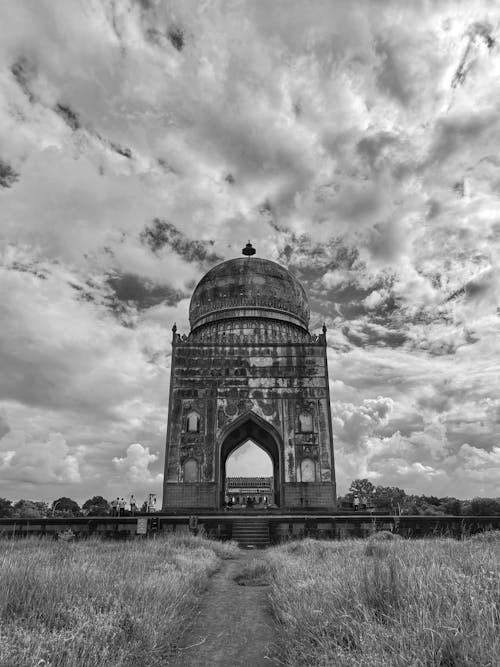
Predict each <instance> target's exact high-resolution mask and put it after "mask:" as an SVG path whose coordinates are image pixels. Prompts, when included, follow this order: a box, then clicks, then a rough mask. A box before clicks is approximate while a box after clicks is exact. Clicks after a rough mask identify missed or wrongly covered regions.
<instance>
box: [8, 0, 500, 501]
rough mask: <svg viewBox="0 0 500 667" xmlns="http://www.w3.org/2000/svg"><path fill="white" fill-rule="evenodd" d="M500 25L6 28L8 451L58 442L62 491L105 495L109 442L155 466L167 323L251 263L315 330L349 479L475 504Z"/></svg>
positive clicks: (185, 14) (212, 23) (53, 20)
mask: <svg viewBox="0 0 500 667" xmlns="http://www.w3.org/2000/svg"><path fill="white" fill-rule="evenodd" d="M499 20H500V13H499V11H498V9H497V8H496V7H494V6H493V5H492V4H491V3H488V2H487V1H486V0H485V1H483V0H478V2H475V3H473V4H472V5H471V4H470V3H469V4H468V5H465V4H464V5H457V3H430V4H427V5H425V6H422V5H421V4H419V5H418V6H417V5H416V6H413V5H410V4H407V5H405V7H404V8H402V7H401V3H400V2H396V1H388V2H384V3H383V4H380V3H370V4H369V5H367V4H366V3H360V2H351V3H331V2H323V1H318V2H315V3H312V4H310V6H309V5H307V6H306V5H305V4H304V3H303V2H300V1H299V0H292V1H290V2H281V1H276V2H273V3H271V4H269V3H267V4H265V5H264V3H255V2H240V3H236V4H232V5H231V6H230V7H229V6H226V5H224V6H222V5H220V6H219V5H217V4H214V3H211V4H210V3H209V4H207V5H203V6H201V5H199V3H191V2H177V1H176V2H173V3H158V2H135V1H132V0H123V2H120V3H116V2H111V1H107V0H106V1H105V2H102V3H91V4H85V3H58V4H57V5H56V4H54V3H52V2H49V1H48V0H40V1H39V2H36V3H17V4H16V6H15V8H12V7H10V6H9V9H8V10H7V9H6V6H5V7H4V6H1V5H0V58H1V60H2V62H3V63H4V65H5V67H4V68H3V74H2V75H1V77H0V145H1V146H2V153H1V155H0V186H3V187H0V198H1V211H2V214H1V220H0V225H1V228H2V229H1V232H2V234H1V235H2V245H1V247H0V272H1V273H0V285H1V287H0V292H1V293H0V303H1V304H2V305H1V306H0V317H1V320H2V327H1V329H0V350H1V352H0V366H1V368H2V374H1V375H0V400H1V401H2V417H3V418H4V419H5V420H6V422H7V423H8V425H9V427H10V429H11V431H10V432H8V433H5V434H4V437H3V439H2V440H1V442H2V443H4V441H6V440H8V438H12V433H13V432H14V433H16V434H19V435H16V437H18V440H16V441H15V442H16V443H17V442H19V443H23V442H35V443H42V444H43V443H47V442H52V438H53V434H61V437H62V438H63V439H64V441H65V442H66V445H67V447H68V451H67V452H66V454H65V456H69V457H71V456H76V457H77V460H78V470H79V474H80V480H81V482H78V483H77V482H75V489H77V492H78V493H79V494H80V493H81V494H84V495H87V490H88V495H92V493H104V492H105V490H106V489H107V488H109V491H110V493H111V491H112V492H113V494H114V495H116V492H117V491H119V485H120V483H121V480H120V476H119V475H118V473H119V472H120V471H119V470H118V468H116V465H115V464H113V460H114V459H117V460H119V461H121V460H128V458H127V457H128V455H127V456H126V457H125V458H123V452H122V447H123V443H124V442H129V443H130V442H132V443H147V446H146V445H141V446H142V447H143V448H144V452H145V451H146V450H147V449H148V447H149V448H150V451H155V452H156V451H161V448H162V446H163V445H162V442H163V440H164V430H165V426H166V423H165V421H166V405H167V404H168V403H167V401H168V384H169V383H168V377H169V371H170V343H169V339H170V329H171V327H172V325H173V323H174V321H176V322H177V325H178V327H179V330H180V331H181V332H183V333H184V332H188V329H189V324H188V317H187V314H188V306H189V297H190V294H191V292H192V289H193V287H194V285H195V284H196V283H197V281H198V280H199V279H200V278H201V277H202V275H203V274H204V272H205V271H206V270H207V268H209V267H210V266H211V265H212V264H215V263H216V262H218V261H220V260H223V259H229V258H231V257H235V256H239V254H240V251H241V248H242V247H243V246H244V244H245V243H246V242H247V240H248V239H249V238H250V240H251V241H252V243H253V244H254V246H256V247H257V251H258V254H259V255H260V256H263V257H267V258H269V259H272V260H276V261H279V262H281V263H283V264H285V265H287V266H288V267H289V268H290V269H291V270H292V271H293V272H294V273H295V274H296V275H297V277H298V278H299V279H300V280H301V281H302V282H303V283H304V285H305V286H306V288H307V291H308V294H309V297H310V302H311V310H312V316H311V323H312V328H313V329H316V328H318V327H321V326H322V324H323V322H326V323H327V325H328V341H329V348H328V355H329V363H330V377H331V378H332V386H331V395H332V399H333V406H334V418H335V419H336V420H337V421H336V422H335V425H336V429H337V443H338V448H339V452H338V456H337V460H338V462H339V472H338V478H339V480H342V478H343V477H347V476H349V475H351V474H352V475H354V476H355V477H358V476H361V473H362V472H366V474H367V475H373V476H374V477H373V478H374V479H375V478H377V476H379V477H380V479H384V480H387V483H390V479H389V477H390V475H394V479H395V480H399V481H400V482H401V484H403V483H408V484H409V485H413V486H415V488H417V486H418V485H421V488H430V487H431V486H432V485H436V484H437V482H439V484H442V486H443V488H444V487H446V488H447V489H448V490H449V492H450V493H453V490H454V489H455V493H457V494H458V493H461V492H462V489H463V488H466V489H467V492H470V493H474V489H475V488H477V489H478V490H479V489H480V488H481V483H482V481H481V471H484V479H485V480H487V479H489V476H488V473H487V472H486V471H485V469H484V468H482V467H481V466H480V464H479V459H478V457H480V456H481V451H484V452H487V453H489V452H491V451H492V447H493V446H495V443H496V442H497V441H498V440H497V437H498V420H497V416H496V415H497V412H496V407H495V406H494V405H493V404H494V401H495V397H496V396H497V395H500V383H499V379H498V378H499V377H500V374H499V373H498V356H499V343H498V312H499V311H498V308H499V306H500V303H499V296H498V295H499V294H500V285H499V281H498V271H497V270H496V267H497V266H498V264H499V256H500V242H499V229H500V228H499V222H498V204H499V201H498V200H499V192H500V163H499V162H498V160H497V158H496V156H495V147H496V146H497V144H498V142H499V139H500V132H499V130H500V124H499V121H498V99H500V98H499V94H500V89H499V81H500V57H499V51H498V48H497V44H498V36H497V34H496V28H495V27H494V26H497V25H498V24H499ZM377 397H382V398H377ZM492 406H493V407H492ZM436 424H439V425H440V426H439V428H441V429H442V430H441V431H439V435H438V436H437V435H436V434H435V433H434V431H433V429H436V428H437V426H436ZM2 429H3V427H1V426H0V433H1V432H2ZM433 433H434V435H432V434H433ZM412 434H413V435H412ZM419 434H420V435H419ZM433 438H434V440H433ZM436 438H437V440H436ZM11 442H12V443H14V440H11ZM55 442H56V445H54V446H55V447H56V448H57V447H61V445H60V444H59V445H58V444H57V442H58V441H57V440H56V441H55ZM417 443H418V444H417ZM432 443H434V445H432V446H431V444H432ZM437 443H441V445H442V447H443V450H442V452H441V454H440V456H442V457H444V458H443V459H442V461H445V460H446V465H445V464H444V463H442V461H440V460H435V458H433V456H434V455H433V454H432V452H433V451H437V449H438V444H437ZM465 445H467V446H468V447H471V448H474V449H473V450H472V451H473V452H474V455H469V454H470V452H469V454H467V452H468V450H467V449H464V450H463V452H462V454H460V453H459V452H460V451H461V450H460V448H461V447H465ZM19 446H20V447H22V444H20V445H19ZM44 446H45V445H44ZM134 446H135V445H134ZM16 447H17V445H16ZM384 447H387V448H389V449H390V448H391V447H393V448H395V449H396V450H398V451H399V452H400V454H399V455H398V456H395V457H394V460H392V459H391V457H389V458H388V464H387V466H386V468H384V467H383V464H382V462H381V461H379V460H378V459H377V454H376V452H378V451H379V449H380V451H385V450H384ZM433 447H434V449H433ZM418 448H420V451H421V452H422V456H421V457H420V458H419V457H418V456H414V452H415V451H416V450H417V449H418ZM389 449H388V450H387V451H385V454H386V455H387V456H389V453H390V452H389ZM476 450H478V451H477V452H476ZM2 451H3V452H4V455H3V459H2V460H3V461H4V465H7V463H9V462H11V461H12V459H11V454H8V455H7V453H6V452H12V451H14V452H16V451H17V450H16V448H15V447H14V445H12V447H10V448H9V449H8V450H2ZM445 452H449V453H448V454H446V455H445ZM466 454H467V456H466ZM148 455H149V456H156V454H154V455H153V454H147V455H146V454H144V457H146V458H147V456H148ZM12 456H13V455H12ZM446 456H447V457H448V458H446ZM23 460H25V459H23ZM141 460H142V459H141ZM26 463H28V462H27V461H26ZM148 465H149V468H147V470H150V472H144V479H146V482H147V484H150V483H153V484H155V483H157V481H155V480H157V477H158V474H159V473H158V471H157V468H159V467H160V465H161V462H160V460H159V459H158V460H157V461H150V462H149V464H148ZM405 466H406V467H405ZM460 466H465V467H469V468H470V470H471V471H475V472H474V474H472V472H471V475H470V477H467V479H468V480H469V481H467V484H466V485H464V486H462V484H461V483H460V474H461V468H460ZM70 469H71V466H69V467H68V468H67V469H64V470H66V472H64V470H63V471H62V472H61V473H60V474H59V476H60V477H61V479H70V477H71V475H70V473H69V470H70ZM126 469H127V470H128V468H126ZM431 469H432V470H431ZM151 471H152V472H151ZM433 471H436V474H434V472H433ZM122 472H123V473H124V474H125V472H124V471H122ZM18 473H19V475H21V469H20V468H18ZM427 473H428V474H427ZM16 474H17V473H16ZM30 474H31V473H30ZM30 474H27V476H26V479H28V478H29V479H31V477H30ZM54 474H55V473H54ZM466 474H467V472H466V471H463V475H464V476H466ZM65 475H66V477H65ZM46 477H47V478H50V475H49V474H47V475H46ZM56 477H57V475H56ZM464 478H465V477H464ZM151 480H153V481H152V482H151ZM146 482H145V483H146ZM30 483H31V482H30ZM138 483H139V482H138ZM341 483H342V482H341ZM488 483H489V482H488ZM26 484H28V482H26ZM54 484H56V485H57V493H58V494H60V492H65V493H67V494H68V495H71V486H69V482H68V486H67V487H65V486H64V482H60V481H55V482H54ZM485 484H486V481H485ZM117 487H118V488H117ZM19 488H20V487H19V485H18V484H15V483H14V482H9V484H8V486H7V487H6V491H5V493H6V494H8V493H11V494H17V493H18V492H19ZM22 488H23V489H24V488H27V489H29V488H31V487H29V486H27V487H22ZM39 488H40V492H43V493H47V494H49V493H50V482H48V483H47V485H41V486H40V487H39ZM432 488H437V487H435V486H433V487H432ZM485 488H490V487H488V486H487V485H486V486H485ZM75 492H76V491H75ZM120 493H121V491H120ZM82 499H84V498H82Z"/></svg>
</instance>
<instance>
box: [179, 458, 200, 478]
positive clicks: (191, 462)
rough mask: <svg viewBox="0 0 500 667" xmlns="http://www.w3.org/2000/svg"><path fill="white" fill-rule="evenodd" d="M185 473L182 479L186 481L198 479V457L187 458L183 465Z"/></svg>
mask: <svg viewBox="0 0 500 667" xmlns="http://www.w3.org/2000/svg"><path fill="white" fill-rule="evenodd" d="M183 470H184V474H183V476H182V479H183V480H184V482H197V481H198V461H197V460H196V459H187V460H186V461H185V462H184V466H183Z"/></svg>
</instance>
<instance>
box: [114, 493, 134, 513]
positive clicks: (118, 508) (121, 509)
mask: <svg viewBox="0 0 500 667" xmlns="http://www.w3.org/2000/svg"><path fill="white" fill-rule="evenodd" d="M110 505H111V516H125V512H126V507H127V503H126V501H125V499H124V498H120V497H118V498H116V499H114V500H112V501H111V503H110ZM136 510H137V505H136V503H135V498H134V496H130V516H135V512H136Z"/></svg>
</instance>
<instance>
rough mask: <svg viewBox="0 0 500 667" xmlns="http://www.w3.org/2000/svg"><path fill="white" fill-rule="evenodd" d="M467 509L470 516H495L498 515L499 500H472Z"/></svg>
mask: <svg viewBox="0 0 500 667" xmlns="http://www.w3.org/2000/svg"><path fill="white" fill-rule="evenodd" d="M469 507H470V508H469V512H470V513H471V514H472V515H479V516H488V515H497V514H500V498H473V499H472V500H471V502H470V506H469Z"/></svg>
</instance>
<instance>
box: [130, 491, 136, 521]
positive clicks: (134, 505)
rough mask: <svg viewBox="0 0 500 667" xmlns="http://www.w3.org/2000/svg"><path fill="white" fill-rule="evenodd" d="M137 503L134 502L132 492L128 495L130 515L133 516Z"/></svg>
mask: <svg viewBox="0 0 500 667" xmlns="http://www.w3.org/2000/svg"><path fill="white" fill-rule="evenodd" d="M136 509H137V505H136V504H135V498H134V496H133V494H132V495H131V496H130V515H131V516H135V512H136Z"/></svg>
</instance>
